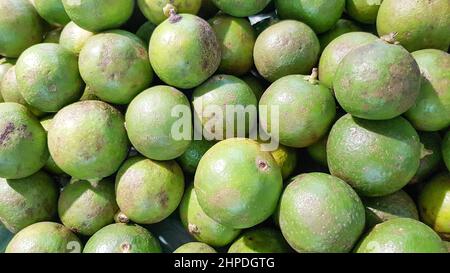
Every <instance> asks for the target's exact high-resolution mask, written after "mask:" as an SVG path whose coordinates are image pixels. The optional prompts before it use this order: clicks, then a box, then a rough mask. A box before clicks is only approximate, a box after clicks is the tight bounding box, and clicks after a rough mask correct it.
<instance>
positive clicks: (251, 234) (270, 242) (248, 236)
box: [228, 228, 291, 253]
mask: <svg viewBox="0 0 450 273" xmlns="http://www.w3.org/2000/svg"><path fill="white" fill-rule="evenodd" d="M288 252H291V249H290V247H289V245H288V243H287V242H286V240H285V239H284V238H283V235H282V234H281V232H279V231H277V230H275V229H272V228H255V229H253V230H249V231H246V232H245V233H244V234H242V235H241V236H240V237H239V238H238V239H237V240H236V241H235V242H234V243H233V244H232V245H231V246H230V248H229V249H228V253H288Z"/></svg>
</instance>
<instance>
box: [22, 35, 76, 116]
mask: <svg viewBox="0 0 450 273" xmlns="http://www.w3.org/2000/svg"><path fill="white" fill-rule="evenodd" d="M16 77H17V83H18V84H19V87H20V93H21V94H22V96H23V98H24V99H25V100H26V101H27V102H28V104H30V105H31V106H33V107H35V108H37V109H39V110H40V111H43V112H57V111H58V110H59V109H61V108H62V107H64V106H66V105H68V104H70V103H72V102H75V101H77V100H78V99H79V98H80V96H81V89H82V85H83V81H82V80H81V77H80V73H79V71H78V61H77V57H76V56H75V55H74V54H73V53H71V52H70V51H68V50H66V49H64V48H63V47H61V46H60V45H57V44H52V43H46V44H38V45H34V46H32V47H30V48H28V49H27V50H25V51H24V52H23V53H22V55H20V58H19V59H18V60H17V63H16Z"/></svg>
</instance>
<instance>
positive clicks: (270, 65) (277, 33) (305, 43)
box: [253, 20, 320, 82]
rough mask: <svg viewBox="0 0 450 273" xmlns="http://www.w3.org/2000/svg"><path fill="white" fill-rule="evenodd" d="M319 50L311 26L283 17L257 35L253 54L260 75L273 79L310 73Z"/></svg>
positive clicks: (269, 79) (318, 44)
mask: <svg viewBox="0 0 450 273" xmlns="http://www.w3.org/2000/svg"><path fill="white" fill-rule="evenodd" d="M299 48H300V49H301V50H299ZM319 51H320V43H319V39H318V38H317V36H316V34H315V33H314V31H313V30H312V29H311V28H310V27H308V26H307V25H305V24H304V23H301V22H298V21H293V20H286V21H281V22H279V23H276V24H274V25H272V26H270V27H268V28H267V29H266V30H264V31H263V32H262V33H261V34H260V35H259V36H258V38H257V39H256V43H255V48H254V52H253V56H254V59H255V65H256V68H257V69H258V72H259V73H260V74H261V76H263V77H264V78H265V79H266V80H268V81H270V82H274V81H276V80H278V79H279V78H282V77H284V76H287V75H292V74H308V73H310V72H311V69H312V68H313V67H314V65H315V64H316V62H317V60H318V58H319Z"/></svg>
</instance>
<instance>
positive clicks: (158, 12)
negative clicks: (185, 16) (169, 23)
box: [137, 0, 202, 25]
mask: <svg viewBox="0 0 450 273" xmlns="http://www.w3.org/2000/svg"><path fill="white" fill-rule="evenodd" d="M137 3H138V5H139V9H140V10H141V11H142V13H143V14H144V16H145V17H146V18H147V19H148V20H149V21H150V22H151V23H153V24H154V25H159V24H161V23H162V22H164V21H165V20H166V19H167V16H166V15H165V14H164V11H163V10H164V8H165V7H166V5H167V4H171V5H172V6H173V7H174V8H175V11H176V12H177V13H178V14H180V13H189V14H194V15H195V14H197V13H198V12H199V10H200V7H201V5H202V0H160V1H154V0H138V1H137Z"/></svg>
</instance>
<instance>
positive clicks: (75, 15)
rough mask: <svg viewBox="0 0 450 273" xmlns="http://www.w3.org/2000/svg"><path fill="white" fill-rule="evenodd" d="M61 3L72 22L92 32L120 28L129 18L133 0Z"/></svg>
mask: <svg viewBox="0 0 450 273" xmlns="http://www.w3.org/2000/svg"><path fill="white" fill-rule="evenodd" d="M62 2H63V5H64V9H65V10H66V12H67V15H69V17H70V19H71V20H72V21H74V22H75V23H76V24H77V25H79V26H80V27H82V28H84V29H86V30H89V31H94V32H99V31H102V30H106V29H112V28H117V27H119V26H121V25H122V24H123V23H125V22H126V21H127V20H128V18H130V16H131V14H132V13H133V9H134V1H133V0H121V1H111V0H62ZM92 14H95V16H92Z"/></svg>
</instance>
